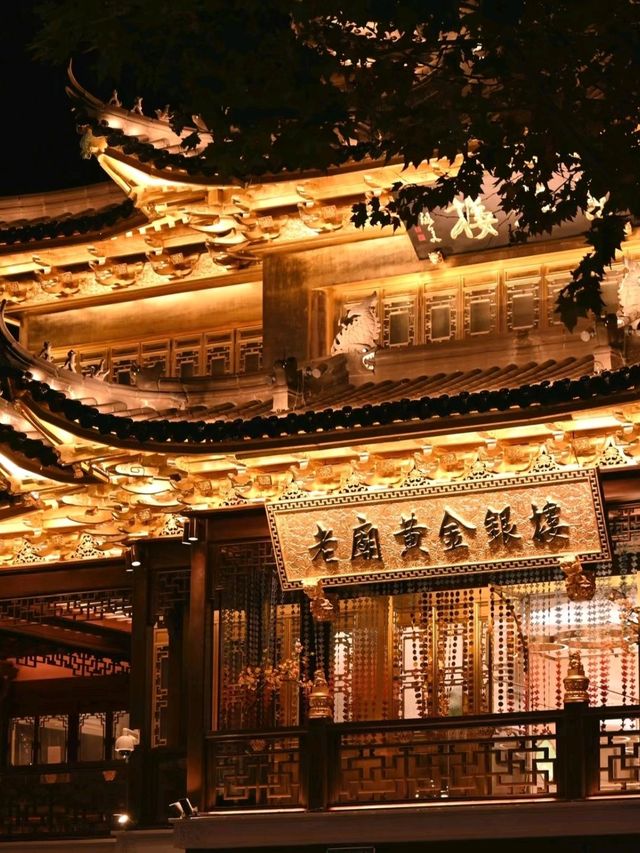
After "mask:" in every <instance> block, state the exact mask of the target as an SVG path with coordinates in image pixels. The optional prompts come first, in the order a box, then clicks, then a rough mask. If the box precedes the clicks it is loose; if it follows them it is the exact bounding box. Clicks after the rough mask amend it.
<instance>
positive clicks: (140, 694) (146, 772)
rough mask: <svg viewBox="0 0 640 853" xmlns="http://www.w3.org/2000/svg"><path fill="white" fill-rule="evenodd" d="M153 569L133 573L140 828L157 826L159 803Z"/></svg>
mask: <svg viewBox="0 0 640 853" xmlns="http://www.w3.org/2000/svg"><path fill="white" fill-rule="evenodd" d="M150 593H151V570H150V567H149V565H148V562H147V561H146V560H144V561H143V563H142V565H141V566H138V567H137V568H136V570H135V572H134V574H133V620H132V626H133V627H132V637H131V694H130V695H131V709H130V725H131V728H133V729H140V744H139V746H138V747H136V749H135V750H134V751H133V754H132V755H131V758H130V759H129V797H128V804H129V808H130V809H131V811H132V813H133V816H134V817H135V819H136V821H137V823H138V826H152V825H153V824H154V823H155V819H156V818H155V803H154V802H153V798H152V797H150V796H149V779H150V774H151V773H152V767H151V757H150V752H151V745H152V728H153V720H152V715H151V695H152V690H153V614H152V613H151V603H150V598H151V595H150Z"/></svg>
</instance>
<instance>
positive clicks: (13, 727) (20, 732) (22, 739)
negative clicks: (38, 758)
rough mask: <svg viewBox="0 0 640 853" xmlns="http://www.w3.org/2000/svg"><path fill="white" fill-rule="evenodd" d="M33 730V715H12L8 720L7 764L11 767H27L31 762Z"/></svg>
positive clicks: (34, 728)
mask: <svg viewBox="0 0 640 853" xmlns="http://www.w3.org/2000/svg"><path fill="white" fill-rule="evenodd" d="M35 732H36V725H35V718H34V717H13V719H12V720H11V721H10V723H9V764H11V766H12V767H27V766H28V765H30V764H33V747H34V741H35Z"/></svg>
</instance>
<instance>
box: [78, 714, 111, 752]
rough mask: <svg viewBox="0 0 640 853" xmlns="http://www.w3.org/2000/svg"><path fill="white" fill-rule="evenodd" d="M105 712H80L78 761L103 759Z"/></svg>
mask: <svg viewBox="0 0 640 853" xmlns="http://www.w3.org/2000/svg"><path fill="white" fill-rule="evenodd" d="M105 734H106V714H80V721H79V726H78V761H103V760H104V739H105Z"/></svg>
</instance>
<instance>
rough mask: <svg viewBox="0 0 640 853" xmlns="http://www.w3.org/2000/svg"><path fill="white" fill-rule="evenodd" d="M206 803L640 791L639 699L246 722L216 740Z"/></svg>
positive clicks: (248, 805) (241, 805) (324, 805)
mask: <svg viewBox="0 0 640 853" xmlns="http://www.w3.org/2000/svg"><path fill="white" fill-rule="evenodd" d="M205 752H206V755H205V758H206V767H207V788H206V796H205V798H204V802H203V804H202V807H203V809H204V810H206V811H215V810H219V809H232V810H234V809H237V810H247V809H256V808H259V809H263V808H267V809H268V808H304V809H310V810H324V809H329V808H335V807H341V806H342V807H344V806H355V805H367V804H376V803H380V804H389V805H392V804H400V803H405V804H406V803H415V804H416V805H418V804H427V803H429V802H437V801H441V800H443V799H446V800H458V801H460V802H465V801H467V802H468V801H471V800H473V801H477V800H488V801H491V800H493V801H496V800H513V799H540V798H544V799H584V798H587V797H590V796H595V795H602V794H609V793H615V794H621V793H625V792H629V793H635V792H640V708H638V707H633V708H628V707H624V708H607V709H604V708H587V707H586V706H583V705H580V704H575V705H568V706H567V707H566V708H565V709H564V710H560V711H549V712H547V711H539V712H534V713H522V714H499V715H481V716H476V717H459V718H446V719H442V718H439V719H430V720H393V721H383V722H361V723H341V724H333V723H331V722H330V721H324V720H311V721H309V723H308V724H307V726H306V727H305V728H296V729H278V730H270V731H256V732H247V731H238V732H225V733H220V734H210V735H208V736H207V738H206V743H205Z"/></svg>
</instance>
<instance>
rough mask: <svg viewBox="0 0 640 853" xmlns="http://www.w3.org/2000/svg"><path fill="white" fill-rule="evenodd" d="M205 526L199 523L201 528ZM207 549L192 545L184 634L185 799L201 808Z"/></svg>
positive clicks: (206, 674)
mask: <svg viewBox="0 0 640 853" xmlns="http://www.w3.org/2000/svg"><path fill="white" fill-rule="evenodd" d="M205 526H206V527H207V528H208V526H209V525H208V524H206V523H204V524H203V523H202V522H201V523H200V528H201V533H202V528H204V527H205ZM208 553H209V547H208V543H207V541H206V537H203V536H201V538H200V540H199V541H198V542H194V543H193V544H192V545H191V594H190V599H189V627H188V634H187V661H188V664H187V682H186V687H187V796H188V797H189V799H190V800H191V802H192V803H193V804H194V805H195V806H198V807H199V808H201V809H202V808H204V799H203V798H204V795H205V772H206V768H205V756H204V746H205V741H204V734H205V732H206V731H207V730H208V729H209V716H210V715H209V704H208V703H207V702H205V696H207V695H208V693H207V684H208V680H209V672H210V665H209V663H210V657H211V643H210V637H209V622H210V618H209V613H210V603H209V592H210V586H209V582H208V580H209V567H208Z"/></svg>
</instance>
